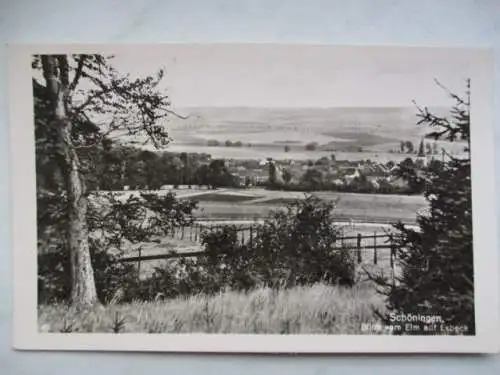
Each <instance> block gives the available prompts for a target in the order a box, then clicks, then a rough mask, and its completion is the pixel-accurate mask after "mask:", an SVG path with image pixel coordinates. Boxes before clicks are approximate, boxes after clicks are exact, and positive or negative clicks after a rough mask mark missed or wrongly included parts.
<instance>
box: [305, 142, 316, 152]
mask: <svg viewBox="0 0 500 375" xmlns="http://www.w3.org/2000/svg"><path fill="white" fill-rule="evenodd" d="M318 146H319V145H318V143H317V142H310V143H308V144H306V146H305V149H306V151H314V150H316V149H317V148H318Z"/></svg>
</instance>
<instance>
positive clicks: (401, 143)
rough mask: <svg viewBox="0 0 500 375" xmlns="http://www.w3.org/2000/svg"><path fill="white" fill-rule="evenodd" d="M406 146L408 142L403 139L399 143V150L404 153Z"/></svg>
mask: <svg viewBox="0 0 500 375" xmlns="http://www.w3.org/2000/svg"><path fill="white" fill-rule="evenodd" d="M405 147H406V143H405V142H404V141H401V142H400V143H399V150H400V151H401V153H402V154H404V152H405Z"/></svg>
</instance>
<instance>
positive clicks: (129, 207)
mask: <svg viewBox="0 0 500 375" xmlns="http://www.w3.org/2000/svg"><path fill="white" fill-rule="evenodd" d="M59 203H60V201H59ZM196 205H197V203H196V202H194V201H190V200H177V199H176V198H175V196H174V195H173V194H170V193H169V194H167V195H165V196H158V195H153V194H141V195H140V196H130V197H128V198H127V199H126V200H124V201H123V200H121V199H118V198H117V197H115V196H114V195H113V194H112V193H104V194H100V195H98V196H96V197H93V199H91V205H90V207H89V212H88V220H87V224H88V228H89V234H90V250H91V258H92V264H93V267H94V277H95V282H96V289H97V293H98V297H99V300H100V301H101V302H102V303H106V302H109V301H110V300H112V299H113V298H114V297H115V295H116V293H119V294H120V300H123V301H131V300H132V299H133V298H137V297H138V296H140V295H141V293H143V291H142V290H143V288H144V286H143V285H142V282H141V281H140V280H139V275H138V274H137V271H136V269H135V267H134V266H132V265H127V264H121V263H117V262H116V260H117V259H118V258H119V257H120V256H122V255H123V253H124V249H125V248H130V247H132V248H133V247H136V248H137V246H141V245H142V243H144V242H151V241H153V240H154V239H155V238H157V237H159V236H165V235H167V234H168V233H169V232H170V230H172V228H173V227H174V226H182V225H188V224H190V223H191V222H192V221H193V217H192V211H193V210H194V209H195V208H196ZM59 206H61V204H59ZM53 212H60V213H61V214H60V215H59V216H55V215H54V219H53V222H52V225H56V226H57V225H58V224H60V223H64V215H63V214H62V212H63V210H61V208H60V207H59V208H58V209H57V207H56V209H54V211H53ZM48 234H49V236H47V235H45V236H39V255H38V298H39V303H52V302H55V301H67V299H68V298H69V293H70V289H69V288H70V281H71V277H70V274H69V266H70V264H69V251H68V250H67V248H66V245H65V242H64V240H63V239H62V238H61V237H60V235H58V236H55V237H54V236H53V232H48Z"/></svg>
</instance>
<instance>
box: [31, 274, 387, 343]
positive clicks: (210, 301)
mask: <svg viewBox="0 0 500 375" xmlns="http://www.w3.org/2000/svg"><path fill="white" fill-rule="evenodd" d="M374 307H375V308H377V309H379V310H380V311H384V301H383V298H382V297H381V296H380V295H378V294H377V293H376V292H375V289H374V288H373V286H371V285H370V284H369V283H368V282H360V283H358V284H357V285H356V286H355V287H353V288H344V287H339V286H327V285H324V284H315V285H312V286H304V287H295V288H292V289H289V290H278V291H273V290H271V289H268V288H259V289H256V290H254V291H251V292H249V293H244V292H234V291H226V292H221V293H218V294H216V295H213V296H207V295H194V296H191V297H188V298H176V299H171V300H166V301H152V302H135V303H130V304H110V305H107V306H105V307H101V308H95V309H89V310H88V311H85V312H83V313H82V312H76V311H75V310H74V309H73V308H71V307H68V306H66V305H63V304H60V305H51V306H46V305H41V306H39V308H38V325H39V330H40V331H42V332H61V331H67V332H68V331H69V332H110V333H112V332H114V331H113V328H117V325H116V324H114V321H116V319H118V320H122V322H123V323H122V324H121V325H120V330H119V332H124V333H134V332H137V333H139V332H141V333H142V332H147V333H196V332H198V333H235V334H238V333H239V334H241V333H261V334H265V333H274V334H296V333H303V334H307V333H309V334H315V333H316V334H360V333H362V332H361V324H362V323H377V322H378V319H377V318H376V316H375V315H374V313H373V308H374Z"/></svg>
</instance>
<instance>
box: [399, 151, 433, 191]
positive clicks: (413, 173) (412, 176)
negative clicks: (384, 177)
mask: <svg viewBox="0 0 500 375" xmlns="http://www.w3.org/2000/svg"><path fill="white" fill-rule="evenodd" d="M393 173H394V175H395V176H396V177H400V178H401V179H403V180H404V181H406V182H407V183H408V186H409V188H410V191H411V192H412V193H416V194H421V193H422V192H423V189H424V187H425V178H424V177H423V171H422V170H421V169H419V168H418V165H416V164H415V163H414V162H413V160H412V159H411V158H406V159H405V160H403V161H402V162H401V163H399V164H398V166H397V168H396V169H395V170H394V171H393Z"/></svg>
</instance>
